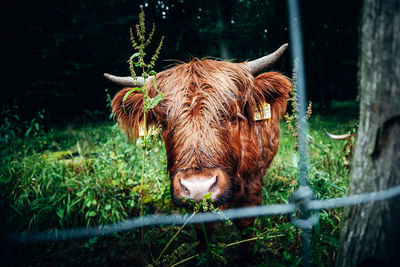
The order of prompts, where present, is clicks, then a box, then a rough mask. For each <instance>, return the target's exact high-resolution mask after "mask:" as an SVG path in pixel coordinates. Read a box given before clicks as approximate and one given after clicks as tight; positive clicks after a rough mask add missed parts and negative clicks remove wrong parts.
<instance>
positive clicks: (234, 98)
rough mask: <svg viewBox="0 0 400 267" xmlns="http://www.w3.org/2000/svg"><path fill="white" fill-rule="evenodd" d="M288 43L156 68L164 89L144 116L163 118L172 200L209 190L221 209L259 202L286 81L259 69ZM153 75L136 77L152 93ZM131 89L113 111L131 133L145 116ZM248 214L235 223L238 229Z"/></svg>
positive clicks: (155, 121)
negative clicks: (230, 58) (237, 58)
mask: <svg viewBox="0 0 400 267" xmlns="http://www.w3.org/2000/svg"><path fill="white" fill-rule="evenodd" d="M286 48H287V44H285V45H283V46H282V47H281V48H279V49H278V50H277V51H276V52H274V53H272V54H270V55H268V56H265V57H263V58H260V59H257V60H254V61H251V62H244V63H232V62H226V61H216V60H210V59H203V60H199V59H193V60H191V61H190V62H188V63H182V64H179V65H177V66H175V67H172V68H170V69H167V70H164V71H162V72H160V73H158V74H157V78H156V84H157V90H159V91H162V92H163V93H164V95H165V96H164V98H163V100H162V101H161V102H160V104H159V105H158V106H156V107H155V108H154V109H152V110H151V111H149V112H147V113H146V120H147V122H146V124H147V125H156V126H161V129H162V136H163V139H164V142H165V146H166V152H167V160H168V161H167V162H168V166H167V168H168V172H169V176H170V179H171V194H172V198H173V201H174V203H175V204H178V205H180V204H183V201H182V200H183V199H184V198H191V199H193V200H194V201H196V202H198V201H201V200H202V199H203V196H204V195H206V194H209V193H211V199H212V201H213V202H214V205H215V206H219V207H220V208H222V209H224V208H227V207H239V206H241V207H243V206H253V205H259V204H261V189H262V180H263V177H264V175H265V173H266V171H267V169H268V167H269V166H270V164H271V161H272V160H273V158H274V156H275V154H276V153H277V150H278V146H279V122H280V120H281V118H282V116H283V115H284V114H285V112H286V100H287V98H288V96H289V91H290V88H291V82H290V80H289V79H288V78H287V77H285V76H283V75H281V74H279V73H277V72H266V73H262V74H259V75H258V76H256V74H258V73H259V72H260V71H262V70H263V69H265V68H266V67H269V66H270V65H272V64H273V63H274V62H275V61H276V60H277V59H278V58H279V57H280V56H281V55H282V54H283V52H284V51H285V50H286ZM105 76H106V77H107V78H108V79H110V80H112V81H113V82H116V83H119V84H121V85H125V86H134V84H135V81H134V80H133V79H131V78H129V77H116V76H112V75H108V74H105ZM152 79H154V78H153V77H150V78H149V79H148V80H146V81H144V80H143V79H141V81H142V82H144V83H146V84H147V88H148V92H149V96H150V97H154V96H155V95H156V94H157V93H158V92H157V90H156V88H155V87H154V82H153V80H152ZM129 90H130V88H125V89H123V90H121V91H120V92H118V93H117V94H116V96H115V97H114V99H113V101H112V112H113V114H114V115H115V117H116V118H117V119H118V122H119V124H120V126H121V128H122V129H124V131H125V132H126V134H127V136H128V137H129V138H131V139H136V138H137V137H138V128H139V125H140V124H141V123H142V122H143V118H144V116H143V115H144V114H143V111H142V105H143V96H142V94H141V93H139V92H134V93H132V94H130V95H129V96H128V97H127V98H126V99H125V101H124V104H123V103H122V102H123V98H124V96H125V94H126V93H127V92H128V91H129ZM253 221H254V219H251V218H250V219H241V220H237V221H235V224H236V226H237V227H238V228H239V229H243V228H246V227H248V226H251V225H252V223H253ZM202 236H203V235H200V239H201V238H202Z"/></svg>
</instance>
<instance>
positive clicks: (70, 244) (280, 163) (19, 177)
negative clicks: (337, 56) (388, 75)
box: [0, 102, 358, 266]
mask: <svg viewBox="0 0 400 267" xmlns="http://www.w3.org/2000/svg"><path fill="white" fill-rule="evenodd" d="M357 112H358V111H357V107H356V105H355V104H354V103H351V102H333V105H332V110H331V112H329V113H326V114H323V113H317V114H313V115H312V116H311V118H310V120H309V135H310V136H311V142H310V145H309V155H310V157H309V166H310V167H309V179H310V186H311V187H312V189H313V190H314V192H315V194H316V196H317V197H318V198H321V199H325V198H335V197H340V196H343V195H344V194H345V193H346V190H347V185H348V183H349V171H348V169H347V168H346V167H345V161H346V159H345V156H346V155H345V154H346V151H345V150H344V148H345V146H346V143H345V142H346V141H338V140H331V139H329V138H328V137H327V136H326V135H325V134H324V132H323V129H324V128H325V129H327V130H328V131H329V132H331V133H337V134H339V133H345V132H349V131H352V130H353V129H354V127H355V126H354V125H355V121H356V119H358V118H357ZM14 114H15V113H14V112H12V111H9V110H8V111H7V110H6V111H3V114H2V115H3V117H4V118H7V120H6V121H4V123H3V126H2V127H1V128H0V133H1V137H2V138H1V142H0V148H1V152H0V153H1V166H0V170H1V173H0V197H1V202H0V203H1V206H0V208H1V210H0V211H1V213H0V220H1V222H2V223H4V225H5V227H7V228H8V229H11V230H13V231H18V232H25V231H40V230H47V229H63V228H71V227H81V226H87V225H100V224H107V223H112V222H117V221H121V220H122V219H125V218H130V217H134V216H138V214H139V213H140V175H141V163H142V158H141V150H140V149H139V148H136V147H135V146H134V145H132V144H131V143H129V142H128V141H127V139H126V138H125V137H124V135H123V134H122V133H121V131H120V130H119V129H118V127H117V126H116V125H115V123H114V122H112V121H105V122H101V123H95V124H94V123H93V124H85V125H84V126H82V125H76V124H75V125H69V126H67V127H65V128H61V129H56V128H48V129H44V128H43V125H44V122H45V117H44V115H43V114H38V116H37V118H35V120H34V121H30V122H24V123H22V122H21V121H20V120H19V118H18V117H15V116H14ZM281 129H282V133H281V145H280V148H279V152H278V154H277V155H276V157H275V160H274V162H273V164H272V165H271V167H270V169H269V171H268V173H267V175H266V176H265V179H264V187H263V200H264V203H265V204H277V203H287V202H288V199H289V197H290V195H291V193H292V192H293V191H294V190H295V188H296V186H297V182H296V177H297V169H296V166H297V156H296V153H295V152H294V150H293V146H294V144H295V140H294V139H293V138H292V137H291V136H290V135H289V133H288V131H287V130H286V129H285V125H284V123H282V127H281ZM145 169H146V172H145V177H144V181H145V186H144V201H143V204H144V208H145V214H151V213H175V212H184V211H183V210H177V209H176V208H175V207H174V206H173V205H172V204H171V201H170V189H169V185H170V182H169V179H168V176H167V174H166V157H165V149H164V148H163V145H162V144H161V143H159V144H157V145H156V147H155V148H154V149H153V152H152V153H149V154H148V155H147V160H146V168H145ZM341 212H342V210H341V209H334V210H329V211H324V210H323V211H321V212H320V222H319V224H318V225H317V226H316V227H315V228H314V230H313V244H314V246H313V248H314V249H313V261H314V264H315V265H317V266H331V265H333V264H334V259H335V255H336V250H337V246H338V237H339V232H340V225H341ZM178 229H179V226H168V227H167V226H158V227H151V228H150V227H149V228H145V233H144V235H145V240H146V244H145V247H146V250H145V251H144V256H145V259H144V260H145V263H146V265H147V264H154V262H155V260H156V259H157V257H158V256H159V255H160V253H161V251H162V250H163V248H164V247H165V245H166V244H167V243H168V242H169V241H170V240H171V238H172V237H173V236H174V234H175V233H176V232H177V231H178ZM248 231H254V232H255V234H256V237H257V239H258V240H257V242H256V246H255V253H256V256H257V258H258V259H259V262H260V263H263V264H262V266H297V265H299V264H300V263H301V232H300V230H298V229H296V228H295V227H294V226H293V225H291V224H290V222H289V219H288V216H286V215H279V216H269V217H260V218H257V219H256V221H255V224H254V227H252V228H251V229H248ZM140 235H141V233H140V229H138V230H135V231H131V232H127V233H119V234H114V235H111V236H107V237H101V238H100V237H99V238H92V239H89V240H75V241H65V242H55V243H46V244H33V245H24V246H18V247H17V249H12V248H10V247H8V248H6V249H4V250H3V253H4V254H7V255H9V256H10V255H11V256H10V258H9V259H10V261H11V262H12V263H13V264H15V265H22V266H28V265H32V266H35V265H40V266H71V265H74V266H77V265H96V266H109V265H112V264H119V265H123V266H124V265H130V266H132V265H139V264H141V244H140V243H141V241H140V239H141V237H140ZM195 240H196V239H195V231H194V227H193V226H186V227H185V228H183V229H182V231H181V232H180V233H179V235H177V236H176V239H174V241H173V242H172V243H171V245H170V246H169V247H168V249H167V250H166V251H165V253H164V254H163V257H162V258H161V259H160V263H161V265H165V266H169V265H172V264H175V263H178V262H180V261H183V262H182V264H183V265H185V264H187V265H193V264H196V263H197V264H198V265H206V261H207V260H208V261H210V260H212V261H213V262H214V263H215V264H217V265H218V264H219V265H224V264H232V263H234V261H235V260H234V255H235V254H236V253H237V250H238V249H239V248H238V246H237V245H235V244H236V243H240V241H241V240H242V237H241V235H240V233H239V232H238V231H237V230H236V229H235V227H234V226H233V225H228V224H225V223H221V224H219V226H217V231H215V233H214V234H213V236H212V237H211V238H210V240H209V241H210V242H209V249H208V252H207V253H206V254H201V255H198V256H196V257H193V256H194V255H195V252H194V248H195ZM10 253H11V254H10ZM191 257H192V258H191ZM188 258H189V260H187V259H188ZM195 258H196V259H195ZM185 260H187V261H185Z"/></svg>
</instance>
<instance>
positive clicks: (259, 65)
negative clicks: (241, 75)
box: [246, 44, 289, 75]
mask: <svg viewBox="0 0 400 267" xmlns="http://www.w3.org/2000/svg"><path fill="white" fill-rule="evenodd" d="M288 46H289V44H284V45H282V46H281V47H279V48H278V50H276V51H275V52H273V53H271V54H268V55H266V56H264V57H261V58H258V59H255V60H252V61H249V62H247V63H246V68H247V70H248V71H249V72H250V73H251V74H253V75H256V74H257V73H259V72H261V71H262V70H263V69H266V68H268V67H270V66H272V64H274V63H275V62H276V61H278V59H279V58H280V57H281V56H282V55H283V53H284V52H285V51H286V49H287V48H288Z"/></svg>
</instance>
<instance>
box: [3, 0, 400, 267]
mask: <svg viewBox="0 0 400 267" xmlns="http://www.w3.org/2000/svg"><path fill="white" fill-rule="evenodd" d="M287 3H288V14H289V20H290V21H289V26H290V27H289V29H290V37H291V47H292V57H293V58H294V59H296V60H297V61H298V64H299V65H298V72H297V75H298V77H297V92H298V98H297V99H298V103H297V106H298V113H299V118H305V115H306V89H305V71H304V60H303V48H302V34H301V28H300V15H299V7H298V1H297V0H287ZM299 128H300V130H299V155H300V159H299V161H300V165H299V175H298V177H299V185H300V186H299V188H298V189H297V190H296V191H295V192H294V193H293V195H292V197H291V198H290V202H289V203H288V204H277V205H265V206H256V207H246V208H236V209H229V210H224V211H223V213H222V212H221V213H213V212H204V213H198V214H195V215H194V216H192V214H173V215H148V216H142V217H136V218H132V219H128V220H124V221H122V222H119V223H114V224H109V225H102V226H96V227H89V228H74V229H67V230H52V231H45V232H37V233H24V234H17V233H11V234H6V235H4V238H5V241H6V243H9V244H26V243H37V242H53V241H60V240H72V239H81V238H91V237H95V236H105V235H109V234H113V233H118V232H124V231H130V230H134V229H136V228H140V227H146V226H154V225H182V224H185V223H189V224H195V223H204V222H214V221H221V220H226V219H227V218H228V219H239V218H246V217H257V216H270V215H279V214H290V218H291V222H292V223H293V225H295V226H296V227H298V228H300V229H302V230H303V236H302V242H303V265H304V266H309V265H310V263H311V261H310V255H311V254H310V251H311V249H310V248H311V230H312V228H313V226H315V225H316V224H317V223H318V221H319V210H321V209H333V208H339V207H346V206H351V205H357V204H363V203H369V202H375V201H382V200H386V199H389V198H392V197H395V196H399V195H400V185H398V186H395V187H392V188H390V189H387V190H383V191H377V192H371V193H364V194H358V195H352V196H346V197H343V198H335V199H326V200H318V199H314V193H313V191H312V190H311V189H310V187H309V186H308V185H307V184H308V179H307V177H308V173H307V170H308V155H307V124H306V120H302V119H300V120H299ZM296 214H301V215H300V217H297V216H296ZM305 215H307V216H305ZM190 216H192V218H190V220H189V221H188V219H189V217H190Z"/></svg>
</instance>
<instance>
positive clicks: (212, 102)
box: [152, 60, 253, 167]
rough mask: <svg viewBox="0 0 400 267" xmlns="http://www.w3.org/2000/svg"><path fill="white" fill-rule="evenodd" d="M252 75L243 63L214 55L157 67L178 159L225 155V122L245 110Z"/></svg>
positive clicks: (195, 160)
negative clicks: (165, 68)
mask: <svg viewBox="0 0 400 267" xmlns="http://www.w3.org/2000/svg"><path fill="white" fill-rule="evenodd" d="M252 81H253V76H252V75H251V74H250V73H249V72H248V71H247V70H246V69H245V67H244V65H243V64H238V63H231V62H225V61H215V60H192V61H191V62H189V63H185V64H181V65H178V66H176V67H174V68H171V69H169V70H166V71H163V72H161V73H159V75H158V76H157V87H158V88H159V89H161V90H162V91H163V92H164V94H165V97H164V99H163V101H162V103H161V106H162V111H163V113H164V114H163V117H164V118H163V119H164V120H165V121H166V123H167V132H168V134H169V138H168V142H169V144H168V145H169V146H172V147H175V148H179V151H175V152H176V153H178V154H179V155H176V159H177V160H178V161H179V164H180V165H185V166H187V165H191V164H195V165H202V163H204V162H208V163H210V162H214V160H215V159H216V158H223V157H224V155H223V154H224V153H223V152H222V151H221V148H218V147H219V146H218V145H217V144H218V143H221V142H222V143H223V142H224V139H225V137H224V136H221V130H222V129H223V127H221V126H223V121H224V120H225V121H227V120H229V118H230V115H232V113H234V112H240V111H241V109H242V107H243V106H244V104H245V102H246V98H247V97H248V94H249V93H251V88H252ZM152 89H154V88H152ZM221 121H222V122H221ZM225 130H226V129H225ZM174 150H176V149H174ZM213 159H214V160H213ZM204 167H210V166H204Z"/></svg>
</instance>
